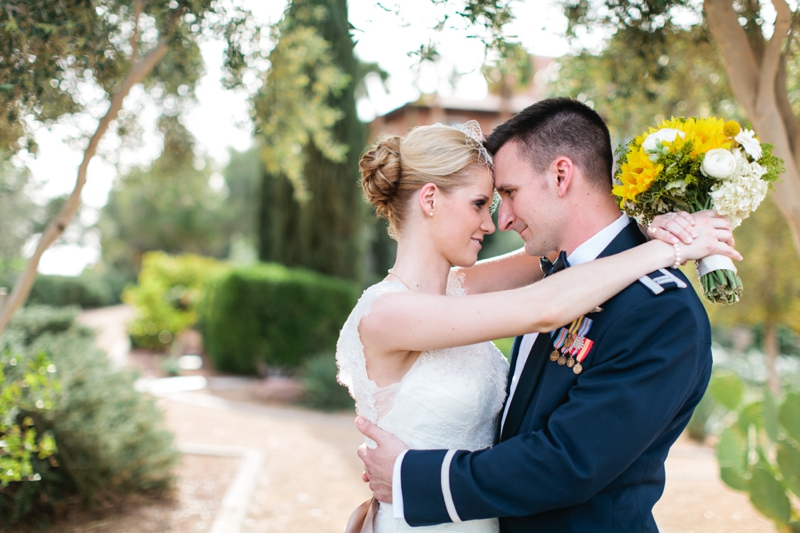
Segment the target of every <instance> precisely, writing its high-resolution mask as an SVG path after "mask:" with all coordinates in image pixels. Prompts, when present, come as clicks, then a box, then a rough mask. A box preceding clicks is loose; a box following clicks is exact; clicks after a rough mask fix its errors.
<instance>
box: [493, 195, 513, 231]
mask: <svg viewBox="0 0 800 533" xmlns="http://www.w3.org/2000/svg"><path fill="white" fill-rule="evenodd" d="M515 221H516V217H514V212H513V211H511V208H510V207H509V206H508V201H506V200H503V202H502V203H501V204H500V209H498V211H497V227H498V228H500V231H508V230H510V229H513V227H514V222H515Z"/></svg>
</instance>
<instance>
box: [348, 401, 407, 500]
mask: <svg viewBox="0 0 800 533" xmlns="http://www.w3.org/2000/svg"><path fill="white" fill-rule="evenodd" d="M356 427H357V428H358V430H359V431H360V432H361V433H363V434H364V436H366V437H369V438H370V439H372V440H374V441H375V442H376V443H377V445H378V446H377V448H374V449H372V448H368V447H367V445H366V444H362V445H361V446H359V448H358V456H359V457H360V458H361V460H362V461H364V475H363V476H362V479H364V481H368V482H369V488H370V490H372V493H373V495H374V496H375V498H376V499H377V500H378V501H381V502H385V503H392V474H393V473H394V463H395V461H396V460H397V457H398V456H399V455H400V454H401V453H403V452H404V451H405V450H407V449H408V446H406V445H405V444H403V442H402V441H401V440H399V439H398V438H396V437H395V436H394V435H392V434H391V433H387V432H386V431H383V430H382V429H380V428H379V427H378V426H376V425H375V424H373V423H371V422H370V421H369V420H367V419H366V418H362V417H358V418H356Z"/></svg>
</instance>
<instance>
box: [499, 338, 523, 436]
mask: <svg viewBox="0 0 800 533" xmlns="http://www.w3.org/2000/svg"><path fill="white" fill-rule="evenodd" d="M521 345H522V335H519V336H518V337H516V338H515V339H514V344H513V345H512V346H511V364H509V366H508V377H507V379H506V401H508V395H509V394H511V381H512V380H513V379H514V372H515V369H516V368H517V360H518V359H519V347H520V346H521ZM505 408H506V406H505V404H503V410H502V411H500V415H499V416H500V421H499V422H498V424H497V428H496V429H495V432H494V442H495V443H498V442H500V426H501V425H502V423H503V411H505Z"/></svg>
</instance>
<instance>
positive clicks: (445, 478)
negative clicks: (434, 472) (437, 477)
mask: <svg viewBox="0 0 800 533" xmlns="http://www.w3.org/2000/svg"><path fill="white" fill-rule="evenodd" d="M455 454H456V450H448V451H447V453H446V454H445V455H444V461H442V497H443V498H444V506H445V509H447V514H448V516H450V520H452V521H453V522H455V523H459V522H461V517H460V516H458V512H457V511H456V504H455V502H454V501H453V494H452V493H451V492H450V463H451V462H453V456H454V455H455Z"/></svg>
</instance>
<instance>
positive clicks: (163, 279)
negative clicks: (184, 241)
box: [122, 252, 229, 349]
mask: <svg viewBox="0 0 800 533" xmlns="http://www.w3.org/2000/svg"><path fill="white" fill-rule="evenodd" d="M228 268H229V267H228V266H227V265H226V264H225V263H220V262H218V261H217V260H215V259H212V258H209V257H201V256H199V255H191V254H186V255H176V256H171V255H167V254H165V253H163V252H150V253H147V254H145V256H144V258H143V259H142V270H141V272H140V273H139V280H138V284H137V285H135V286H131V287H128V288H127V289H126V290H125V292H124V294H123V295H122V298H123V300H125V302H126V303H128V304H130V305H131V306H133V307H134V308H135V309H136V317H135V318H134V320H133V322H132V323H131V325H130V328H129V333H130V335H131V340H133V342H134V343H135V344H136V345H138V346H143V347H145V348H153V349H165V348H167V347H168V346H169V345H170V344H171V343H172V341H173V339H175V337H176V336H177V335H178V334H179V333H180V332H181V331H183V330H184V329H186V328H190V327H192V326H194V325H195V324H196V323H197V321H198V316H199V315H198V307H199V306H200V305H201V302H202V300H203V297H204V294H205V292H206V288H207V285H208V284H209V283H210V282H211V281H212V280H214V279H215V277H217V276H219V275H220V274H221V273H222V272H225V271H227V270H228Z"/></svg>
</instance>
